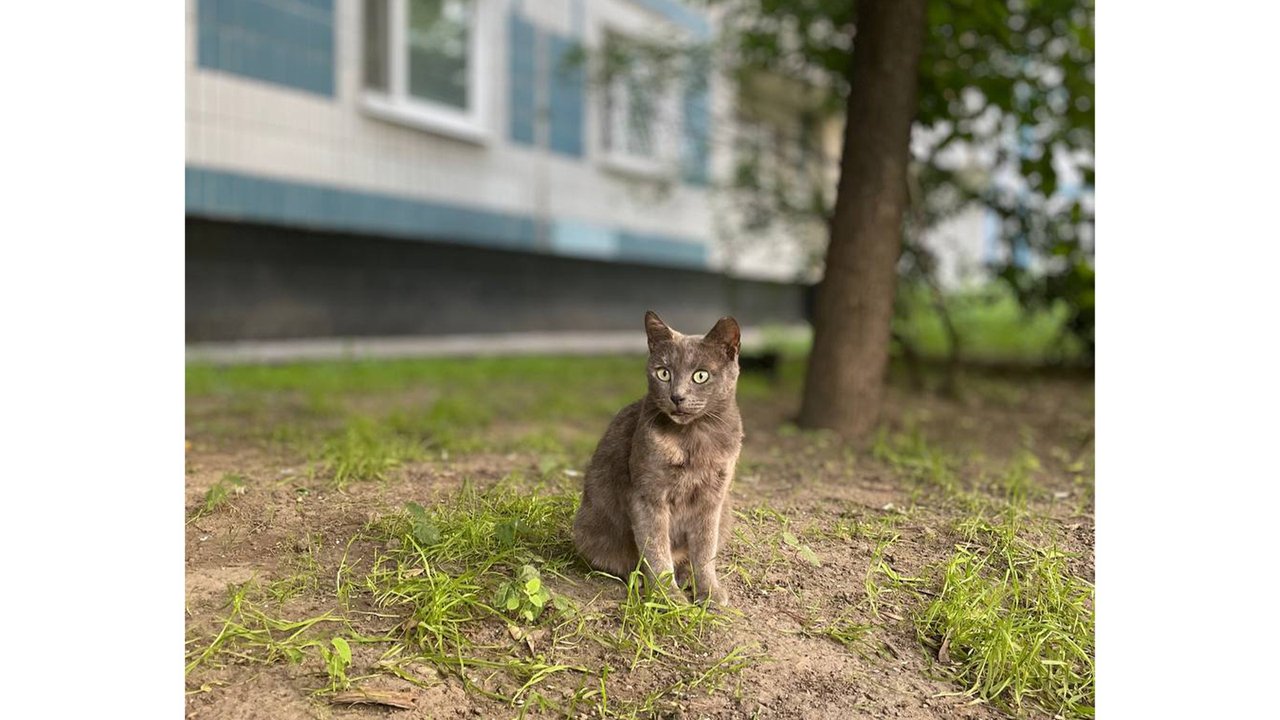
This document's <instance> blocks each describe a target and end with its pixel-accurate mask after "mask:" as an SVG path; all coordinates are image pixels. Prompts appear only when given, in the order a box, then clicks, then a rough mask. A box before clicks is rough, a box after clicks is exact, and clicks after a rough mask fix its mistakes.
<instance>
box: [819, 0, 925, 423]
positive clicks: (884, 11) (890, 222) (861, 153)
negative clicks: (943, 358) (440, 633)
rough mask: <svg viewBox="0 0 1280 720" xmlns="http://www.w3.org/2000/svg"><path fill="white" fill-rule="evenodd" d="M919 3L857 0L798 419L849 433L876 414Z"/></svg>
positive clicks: (898, 236)
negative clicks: (827, 238)
mask: <svg viewBox="0 0 1280 720" xmlns="http://www.w3.org/2000/svg"><path fill="white" fill-rule="evenodd" d="M924 14H925V0H858V7H857V30H856V35H857V37H856V38H855V40H854V46H853V62H852V63H851V66H850V72H849V82H850V86H851V90H850V92H849V100H848V105H847V107H846V110H845V131H844V149H843V153H842V157H841V160H840V183H839V186H838V188H837V190H836V205H835V212H834V213H833V215H832V220H831V242H830V244H829V245H828V247H827V259H826V272H825V274H824V277H823V280H822V284H821V285H820V286H819V288H818V297H817V303H816V307H815V313H814V337H813V350H812V352H811V353H810V355H809V371H808V375H807V376H806V378H805V388H804V402H803V405H802V406H801V410H800V424H801V425H802V426H805V427H814V428H829V429H831V430H835V431H836V432H838V433H840V434H841V435H844V436H846V437H849V438H857V437H861V436H864V435H866V434H867V433H868V432H869V431H870V430H871V429H872V428H874V427H875V424H876V422H877V421H878V420H879V415H880V404H881V400H882V398H883V396H884V381H885V371H886V369H887V365H888V362H889V339H890V330H891V326H892V320H893V298H894V292H895V291H896V289H897V281H898V273H897V263H898V257H899V255H900V254H901V250H902V218H903V212H904V210H905V207H906V200H907V198H906V187H907V182H906V181H907V161H908V157H909V144H910V141H911V123H912V121H913V120H914V118H915V115H916V107H917V102H916V90H917V75H918V69H919V64H920V52H921V48H922V46H923V43H924V31H925V20H924Z"/></svg>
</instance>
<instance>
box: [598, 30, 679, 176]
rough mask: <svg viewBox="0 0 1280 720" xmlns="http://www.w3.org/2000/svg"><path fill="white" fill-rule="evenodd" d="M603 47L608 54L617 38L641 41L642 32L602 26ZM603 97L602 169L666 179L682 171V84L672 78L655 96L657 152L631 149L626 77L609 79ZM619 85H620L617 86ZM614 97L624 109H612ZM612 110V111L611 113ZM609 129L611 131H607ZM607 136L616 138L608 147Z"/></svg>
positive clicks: (653, 130) (653, 127)
mask: <svg viewBox="0 0 1280 720" xmlns="http://www.w3.org/2000/svg"><path fill="white" fill-rule="evenodd" d="M599 31H600V35H599V38H600V40H599V42H600V47H601V49H602V50H605V51H606V53H607V49H608V47H609V46H608V43H609V42H610V41H611V39H612V38H614V37H617V38H619V39H622V40H624V41H625V39H627V38H640V37H642V35H643V33H642V32H637V31H635V30H628V29H625V28H622V27H620V26H618V25H615V24H614V23H609V22H605V23H601V25H600V28H599ZM606 80H607V82H605V83H603V84H602V88H601V89H602V91H601V92H600V94H599V106H598V109H599V113H598V116H599V118H600V120H599V124H598V128H597V133H596V151H597V152H596V157H597V158H598V160H599V163H600V164H601V166H603V167H605V168H606V169H609V170H613V171H615V172H619V173H623V174H626V175H634V176H638V177H643V178H662V177H666V176H674V175H678V174H679V172H680V151H681V128H682V127H683V122H684V113H683V109H682V107H681V104H680V82H679V81H678V80H676V79H671V78H668V79H666V80H665V82H664V83H663V86H662V87H661V89H660V91H659V92H657V93H655V94H654V118H653V122H652V125H651V128H650V132H651V141H652V143H653V147H654V152H653V154H652V155H640V154H637V153H632V152H630V151H628V150H627V134H628V133H627V131H628V127H627V120H626V115H627V113H628V112H629V111H630V108H631V90H630V88H628V87H627V78H626V76H620V77H618V78H607V79H606ZM615 83H616V84H615ZM611 97H622V98H624V101H623V102H622V103H621V104H622V105H623V109H616V108H613V107H612V103H611V101H610V98H611ZM611 110H612V112H611ZM606 127H607V128H608V129H607V130H606ZM606 134H607V135H608V137H610V138H611V139H612V143H611V144H606V141H605V138H606Z"/></svg>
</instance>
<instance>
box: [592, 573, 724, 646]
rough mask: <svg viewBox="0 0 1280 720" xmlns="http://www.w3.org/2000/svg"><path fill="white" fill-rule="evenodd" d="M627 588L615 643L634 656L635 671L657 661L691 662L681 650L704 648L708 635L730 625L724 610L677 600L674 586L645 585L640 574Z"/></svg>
mask: <svg viewBox="0 0 1280 720" xmlns="http://www.w3.org/2000/svg"><path fill="white" fill-rule="evenodd" d="M626 584H627V599H626V600H625V601H623V603H622V607H621V608H619V613H620V616H621V627H619V629H618V632H617V633H616V635H615V636H614V643H615V645H616V647H618V648H619V649H620V650H623V651H624V652H629V653H630V654H631V656H632V657H631V667H632V668H635V667H636V665H638V664H639V663H640V662H642V661H645V660H652V659H654V658H663V659H672V660H677V661H680V662H689V659H688V658H687V657H686V656H684V655H681V654H679V651H680V649H683V650H686V651H688V650H693V649H700V648H702V647H704V645H705V642H704V641H705V639H706V634H707V633H708V632H709V631H710V630H711V629H713V628H716V627H720V626H722V625H724V624H725V623H727V622H728V617H727V616H726V615H725V612H726V611H725V610H723V609H715V608H713V607H712V606H711V605H710V604H708V603H707V602H700V603H693V602H689V601H688V600H687V599H685V598H684V597H683V596H677V595H676V593H677V592H679V591H676V590H672V589H671V588H672V587H673V584H672V583H664V582H656V583H646V582H645V581H644V573H642V572H640V571H639V570H636V571H633V572H632V573H631V575H630V576H629V577H628V578H627V581H626Z"/></svg>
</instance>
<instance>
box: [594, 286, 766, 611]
mask: <svg viewBox="0 0 1280 720" xmlns="http://www.w3.org/2000/svg"><path fill="white" fill-rule="evenodd" d="M645 332H646V334H647V335H648V338H649V364H648V376H649V392H648V394H647V395H645V397H644V398H642V399H640V400H638V401H636V402H634V403H632V404H630V405H628V406H627V407H625V408H623V409H622V410H621V411H620V412H619V413H618V414H617V416H616V417H614V419H613V422H611V423H610V424H609V428H608V429H607V430H605V433H604V437H603V438H601V440H600V444H599V445H598V446H597V447H596V451H595V455H593V456H592V458H591V464H590V465H589V466H588V467H587V472H586V477H585V479H584V482H583V493H582V507H581V509H580V510H579V511H578V516H577V518H576V519H575V520H574V523H573V539H574V543H575V544H576V545H577V547H578V550H579V552H581V553H582V555H583V556H584V557H585V558H586V559H587V561H588V562H589V563H590V564H591V565H592V566H593V567H595V568H596V569H599V570H603V571H605V572H608V573H611V574H613V575H618V576H621V577H626V576H627V575H628V574H629V573H630V572H631V571H632V570H635V569H636V568H637V567H639V568H640V569H642V570H644V572H645V574H646V576H647V577H648V578H649V579H650V580H651V581H653V580H658V579H661V580H663V581H667V582H669V579H670V578H671V577H673V576H674V578H675V579H676V582H677V583H678V584H680V585H684V584H685V582H686V581H687V580H692V581H693V585H692V589H693V592H694V595H695V597H697V598H699V599H701V598H711V599H712V600H714V601H716V602H718V603H722V604H723V603H725V602H726V601H727V599H728V595H727V593H726V592H725V591H724V589H723V588H722V587H721V586H720V583H719V581H718V580H717V578H716V567H715V561H716V555H717V554H718V553H719V551H720V548H721V547H722V546H723V545H724V540H725V538H726V536H727V535H728V524H729V518H730V517H731V516H732V511H731V510H730V507H729V486H730V485H731V484H732V483H733V473H734V468H735V467H736V466H737V463H738V454H739V452H740V451H741V449H742V418H741V416H740V415H739V413H738V403H737V400H736V398H735V394H736V392H737V383H738V349H739V343H740V337H741V334H740V331H739V328H738V323H737V321H736V320H734V319H733V318H721V319H720V321H719V322H717V323H716V325H715V327H714V328H712V329H711V332H709V333H707V334H706V336H705V337H699V336H696V335H682V334H680V333H678V332H675V331H674V330H672V329H671V328H669V327H667V325H666V324H665V323H663V322H662V320H661V319H660V318H659V317H658V315H657V314H656V313H654V312H653V311H649V312H648V313H645ZM663 369H665V370H667V371H669V372H670V373H671V375H670V378H669V380H663V379H661V378H660V377H659V375H660V371H661V370H663ZM700 370H701V371H706V372H708V373H710V378H709V379H708V380H707V381H706V382H704V383H701V384H699V383H695V382H694V380H693V375H694V373H696V372H698V371H700ZM673 398H678V403H677V401H676V400H675V399H673ZM642 557H643V560H644V562H643V563H641V562H640V560H641V558H642ZM667 573H672V574H673V575H667ZM668 589H669V590H670V591H672V592H673V593H675V594H676V595H678V596H679V595H680V590H679V589H677V588H672V587H669V588H668ZM681 597H682V596H681Z"/></svg>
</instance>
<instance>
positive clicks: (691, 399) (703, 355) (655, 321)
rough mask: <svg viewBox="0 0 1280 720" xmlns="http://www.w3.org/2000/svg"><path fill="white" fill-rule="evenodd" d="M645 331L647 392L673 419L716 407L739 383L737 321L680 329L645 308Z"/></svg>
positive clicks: (686, 419)
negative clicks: (692, 331) (696, 330)
mask: <svg viewBox="0 0 1280 720" xmlns="http://www.w3.org/2000/svg"><path fill="white" fill-rule="evenodd" d="M644 330H645V334H646V335H648V336H649V397H650V398H652V400H653V403H654V404H655V405H657V406H658V409H660V410H662V412H664V413H666V415H667V416H668V417H670V418H671V419H672V420H673V421H675V422H677V423H679V424H681V425H685V424H687V423H690V422H693V421H694V420H697V419H698V418H700V417H703V416H704V415H706V414H708V413H711V414H714V413H717V412H719V410H720V409H721V408H722V407H724V406H725V405H726V404H727V403H728V402H729V401H731V400H732V399H733V394H734V392H735V391H736V390H737V388H738V345H739V343H740V342H741V339H742V338H741V331H740V330H739V329H738V321H737V320H734V319H733V318H731V317H726V318H720V321H719V322H717V323H716V325H715V327H713V328H711V331H710V332H708V333H707V334H706V335H683V334H681V333H678V332H676V331H675V330H672V329H671V328H669V327H667V324H666V323H664V322H662V318H660V317H658V314H657V313H655V312H654V311H652V310H650V311H649V312H647V313H645V314H644Z"/></svg>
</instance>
